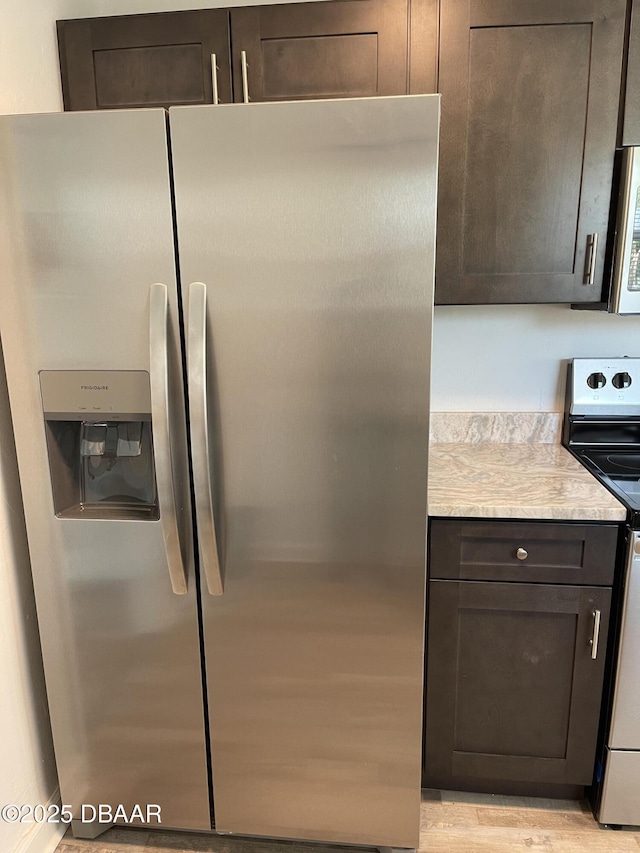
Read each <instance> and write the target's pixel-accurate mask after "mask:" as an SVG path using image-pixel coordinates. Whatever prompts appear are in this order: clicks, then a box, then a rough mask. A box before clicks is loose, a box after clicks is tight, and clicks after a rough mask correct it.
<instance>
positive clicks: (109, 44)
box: [58, 9, 231, 110]
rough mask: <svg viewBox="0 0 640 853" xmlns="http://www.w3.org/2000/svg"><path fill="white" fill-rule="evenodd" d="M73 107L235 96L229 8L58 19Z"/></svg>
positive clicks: (66, 89) (65, 84) (68, 105)
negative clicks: (215, 73) (214, 70)
mask: <svg viewBox="0 0 640 853" xmlns="http://www.w3.org/2000/svg"><path fill="white" fill-rule="evenodd" d="M58 44H59V48H60V68H61V73H62V88H63V95H64V107H65V109H66V110H92V109H113V108H127V107H149V106H165V107H169V106H172V105H175V104H205V103H211V102H212V100H213V87H212V68H211V62H212V59H211V57H212V54H215V55H216V59H217V66H218V90H219V96H220V100H221V101H223V102H224V101H226V102H229V101H231V66H230V54H229V13H228V12H227V11H226V10H225V9H206V10H202V11H196V12H165V13H159V14H151V15H124V16H120V17H114V18H85V19H80V20H72V21H58Z"/></svg>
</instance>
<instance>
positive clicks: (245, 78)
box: [240, 50, 249, 104]
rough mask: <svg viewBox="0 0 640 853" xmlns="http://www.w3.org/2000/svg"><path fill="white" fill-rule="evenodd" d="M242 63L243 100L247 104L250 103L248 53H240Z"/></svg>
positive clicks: (244, 51) (242, 51) (243, 51)
mask: <svg viewBox="0 0 640 853" xmlns="http://www.w3.org/2000/svg"><path fill="white" fill-rule="evenodd" d="M240 62H241V63H242V100H243V101H244V103H245V104H248V103H249V73H248V68H249V66H248V64H247V51H246V50H241V51H240Z"/></svg>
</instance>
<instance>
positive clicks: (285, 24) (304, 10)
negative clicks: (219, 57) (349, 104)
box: [231, 0, 436, 101]
mask: <svg viewBox="0 0 640 853" xmlns="http://www.w3.org/2000/svg"><path fill="white" fill-rule="evenodd" d="M415 2H417V4H418V6H419V7H420V11H421V12H422V18H420V16H419V15H418V17H417V20H416V28H417V29H419V30H420V33H418V32H417V33H416V43H418V42H419V41H420V40H421V43H420V44H419V48H418V52H419V50H420V49H422V50H425V52H430V55H431V57H432V58H433V60H434V61H433V74H432V76H431V80H430V81H429V82H431V83H432V84H433V83H435V26H433V27H432V28H431V29H429V28H428V25H429V22H430V20H431V18H432V19H433V21H435V17H436V9H435V3H434V2H433V0H415ZM423 6H426V7H428V8H429V10H430V12H431V18H427V16H426V15H425V14H424V8H423ZM231 34H232V46H233V48H232V64H233V74H234V99H235V100H236V101H242V100H243V91H242V65H241V51H246V54H247V62H248V82H249V97H250V99H251V100H252V101H270V100H296V99H300V98H336V97H357V96H363V95H400V94H405V93H406V92H408V91H409V0H330V2H323V3H293V4H287V5H282V6H249V7H245V8H239V9H232V10H231ZM430 39H432V42H431V43H430V44H429V45H428V46H426V47H425V45H426V43H427V42H429V40H430ZM429 48H430V51H429ZM417 63H418V64H417V66H416V68H417V70H416V79H418V78H419V79H420V82H421V83H422V84H423V85H424V86H427V85H428V78H429V72H428V70H426V69H425V68H424V67H423V66H424V64H425V60H424V57H421V58H420V60H419V61H418V60H417ZM416 85H418V84H416ZM415 91H417V88H416V89H415ZM426 91H428V89H426Z"/></svg>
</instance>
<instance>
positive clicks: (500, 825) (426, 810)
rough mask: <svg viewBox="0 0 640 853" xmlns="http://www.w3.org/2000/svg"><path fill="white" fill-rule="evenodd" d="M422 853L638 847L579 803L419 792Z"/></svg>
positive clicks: (114, 848) (132, 833)
mask: <svg viewBox="0 0 640 853" xmlns="http://www.w3.org/2000/svg"><path fill="white" fill-rule="evenodd" d="M420 829H421V833H420V850H421V851H423V853H514V851H515V853H517V851H523V853H525V851H526V853H538V851H542V853H626V851H633V852H634V853H640V832H631V831H622V832H614V831H613V830H604V829H600V827H599V826H598V824H597V823H596V821H595V820H594V819H593V817H592V815H591V812H590V811H589V808H588V806H587V805H586V803H579V802H572V801H569V800H542V799H537V798H533V797H530V798H529V797H501V796H493V795H491V794H463V793H459V792H452V791H423V792H422V813H421V826H420ZM347 849H348V850H349V853H353V851H354V848H353V847H352V848H340V847H335V846H332V847H328V846H324V845H311V844H294V843H287V844H283V843H278V842H274V841H246V840H243V839H241V838H228V837H216V836H212V835H199V834H186V833H181V832H159V831H153V832H146V831H145V830H141V829H111V830H109V831H108V832H106V833H105V834H104V835H102V836H100V838H97V839H96V840H95V841H79V840H76V839H74V838H72V837H71V835H70V834H67V835H66V836H65V838H64V839H63V840H62V842H61V843H60V845H59V846H58V848H57V851H56V853H169V851H170V853H191V851H199V853H346V850H347Z"/></svg>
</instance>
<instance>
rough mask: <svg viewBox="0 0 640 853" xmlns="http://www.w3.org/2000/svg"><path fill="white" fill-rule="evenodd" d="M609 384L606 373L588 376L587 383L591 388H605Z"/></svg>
mask: <svg viewBox="0 0 640 853" xmlns="http://www.w3.org/2000/svg"><path fill="white" fill-rule="evenodd" d="M606 384H607V378H606V376H605V375H604V373H592V374H590V376H588V377H587V385H588V386H589V388H594V389H597V388H604V386H605V385H606Z"/></svg>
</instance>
